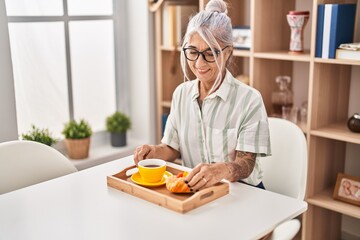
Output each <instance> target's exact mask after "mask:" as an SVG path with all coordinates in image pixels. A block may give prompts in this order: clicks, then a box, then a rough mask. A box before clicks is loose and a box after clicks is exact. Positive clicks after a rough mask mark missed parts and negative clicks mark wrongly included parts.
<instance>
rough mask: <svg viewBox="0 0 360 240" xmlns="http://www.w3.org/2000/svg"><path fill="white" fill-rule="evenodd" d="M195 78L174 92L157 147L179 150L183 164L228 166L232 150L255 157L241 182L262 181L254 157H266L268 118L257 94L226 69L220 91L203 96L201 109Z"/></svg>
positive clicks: (232, 158) (189, 165)
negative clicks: (255, 155) (251, 167)
mask: <svg viewBox="0 0 360 240" xmlns="http://www.w3.org/2000/svg"><path fill="white" fill-rule="evenodd" d="M198 97H199V80H197V79H196V80H192V81H187V82H184V83H182V84H180V85H179V86H178V87H177V88H176V89H175V91H174V93H173V98H172V103H171V111H170V114H169V117H168V120H167V122H166V127H165V131H164V137H163V139H162V140H161V142H162V143H164V144H166V145H168V146H170V147H172V148H174V149H176V150H177V151H179V152H180V154H181V158H182V162H183V165H185V166H187V167H190V168H193V167H195V166H196V165H197V164H199V163H201V162H203V163H213V162H227V161H232V160H234V159H235V150H238V151H245V152H252V153H257V160H256V164H255V167H254V170H253V172H252V174H251V175H250V176H249V177H248V178H247V179H243V181H245V182H247V183H249V184H252V185H258V184H259V183H260V182H261V181H262V173H261V167H260V161H259V160H258V157H263V156H268V155H271V150H270V136H269V128H268V122H267V114H266V110H265V106H264V103H263V100H262V97H261V95H260V93H259V92H258V91H257V90H256V89H254V88H251V87H249V86H247V85H246V84H244V83H241V82H240V81H238V80H236V79H235V78H234V77H233V76H232V75H231V73H230V72H229V71H226V76H225V78H224V81H223V83H222V84H221V85H220V88H219V89H218V90H217V91H216V92H214V93H212V94H211V95H209V96H207V97H206V98H204V100H203V103H202V107H201V109H200V107H199V104H198V101H197V98H198Z"/></svg>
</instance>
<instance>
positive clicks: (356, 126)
mask: <svg viewBox="0 0 360 240" xmlns="http://www.w3.org/2000/svg"><path fill="white" fill-rule="evenodd" d="M347 125H348V128H349V129H350V130H351V131H352V132H355V133H360V114H359V113H355V114H354V115H353V116H352V117H351V118H349V120H348V122H347Z"/></svg>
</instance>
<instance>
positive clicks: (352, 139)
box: [310, 122, 360, 144]
mask: <svg viewBox="0 0 360 240" xmlns="http://www.w3.org/2000/svg"><path fill="white" fill-rule="evenodd" d="M310 133H311V135H314V136H318V137H324V138H329V139H334V140H339V141H344V142H349V143H355V144H360V133H353V132H351V131H350V130H349V129H348V128H347V125H346V123H345V122H341V123H335V124H330V125H327V126H325V127H321V128H319V129H316V130H311V131H310Z"/></svg>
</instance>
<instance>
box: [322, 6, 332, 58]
mask: <svg viewBox="0 0 360 240" xmlns="http://www.w3.org/2000/svg"><path fill="white" fill-rule="evenodd" d="M332 5H333V4H325V10H324V30H323V37H322V39H323V41H322V50H321V57H322V58H329V46H330V29H331V17H332V14H331V12H332Z"/></svg>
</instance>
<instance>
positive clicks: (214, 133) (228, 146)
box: [206, 127, 237, 162]
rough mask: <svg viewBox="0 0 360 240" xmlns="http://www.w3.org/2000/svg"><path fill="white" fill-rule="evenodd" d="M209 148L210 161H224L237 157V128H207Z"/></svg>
mask: <svg viewBox="0 0 360 240" xmlns="http://www.w3.org/2000/svg"><path fill="white" fill-rule="evenodd" d="M206 136H207V141H206V145H207V150H208V154H209V155H208V156H209V158H210V162H224V161H229V160H234V159H235V147H236V143H237V139H236V136H237V129H235V128H231V129H216V128H210V127H207V128H206Z"/></svg>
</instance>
